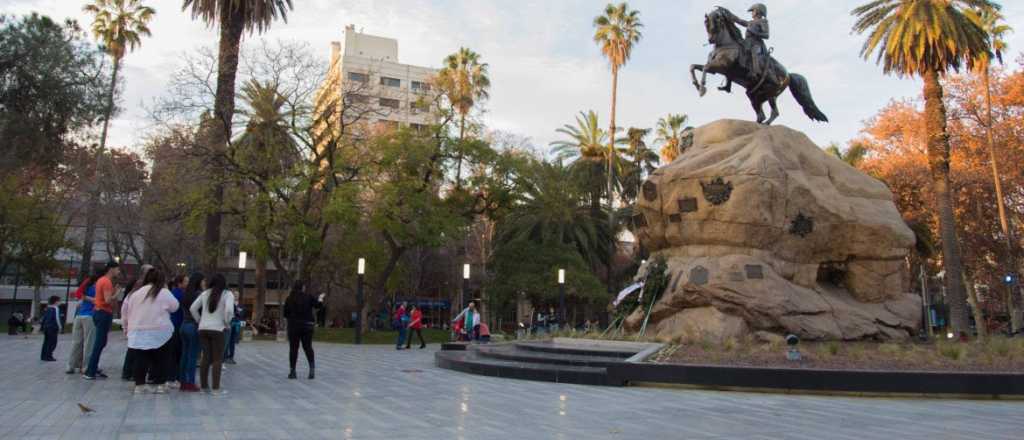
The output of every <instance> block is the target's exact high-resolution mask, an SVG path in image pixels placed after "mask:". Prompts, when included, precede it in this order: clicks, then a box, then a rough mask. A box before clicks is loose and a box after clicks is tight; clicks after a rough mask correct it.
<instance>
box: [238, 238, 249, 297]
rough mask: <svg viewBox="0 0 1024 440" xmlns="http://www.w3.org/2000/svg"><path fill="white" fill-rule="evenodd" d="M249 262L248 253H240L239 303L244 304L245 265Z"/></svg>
mask: <svg viewBox="0 0 1024 440" xmlns="http://www.w3.org/2000/svg"><path fill="white" fill-rule="evenodd" d="M248 260H249V254H248V253H246V252H244V251H243V252H239V253H238V302H239V303H241V302H242V295H243V294H244V293H245V263H246V262H247V261H248Z"/></svg>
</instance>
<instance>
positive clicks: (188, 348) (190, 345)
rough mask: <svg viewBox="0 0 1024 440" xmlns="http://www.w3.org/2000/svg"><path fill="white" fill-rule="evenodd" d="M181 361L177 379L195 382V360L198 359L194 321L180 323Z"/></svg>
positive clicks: (193, 383)
mask: <svg viewBox="0 0 1024 440" xmlns="http://www.w3.org/2000/svg"><path fill="white" fill-rule="evenodd" d="M179 334H180V335H181V363H179V364H178V380H180V381H181V383H183V384H186V383H189V384H192V385H195V383H196V360H197V359H199V331H198V330H196V323H194V322H183V323H182V324H181V331H179Z"/></svg>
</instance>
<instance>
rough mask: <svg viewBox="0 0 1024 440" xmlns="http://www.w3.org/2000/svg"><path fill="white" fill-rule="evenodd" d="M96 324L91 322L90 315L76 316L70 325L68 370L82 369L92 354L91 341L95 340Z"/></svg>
mask: <svg viewBox="0 0 1024 440" xmlns="http://www.w3.org/2000/svg"><path fill="white" fill-rule="evenodd" d="M95 329H96V326H95V325H93V323H92V315H89V316H76V317H75V321H74V324H72V326H71V357H69V358H68V370H74V369H76V368H78V369H84V368H85V366H86V364H87V363H88V362H89V356H90V355H92V343H93V342H94V341H95V338H96V337H95V336H93V333H95Z"/></svg>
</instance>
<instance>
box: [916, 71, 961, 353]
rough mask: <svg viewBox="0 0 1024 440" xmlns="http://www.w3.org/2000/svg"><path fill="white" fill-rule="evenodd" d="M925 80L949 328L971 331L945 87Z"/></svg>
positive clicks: (932, 74) (930, 76) (931, 75)
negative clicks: (955, 210) (953, 189)
mask: <svg viewBox="0 0 1024 440" xmlns="http://www.w3.org/2000/svg"><path fill="white" fill-rule="evenodd" d="M923 77H924V112H925V130H926V132H927V134H928V167H929V169H930V170H931V175H932V176H931V177H932V190H933V192H934V193H935V199H936V200H935V201H936V205H938V208H939V212H938V216H939V232H940V234H939V235H940V237H941V239H942V265H943V268H944V269H945V272H946V275H945V281H946V298H947V302H948V305H949V314H950V324H951V325H952V327H953V330H954V331H955V332H957V333H959V332H961V331H963V332H967V331H968V318H967V307H966V305H967V301H966V300H967V298H966V295H965V294H964V283H963V262H962V259H961V256H960V245H959V240H958V238H957V234H956V217H955V216H954V215H953V195H952V194H951V190H950V181H949V135H948V134H947V133H946V106H945V104H943V102H942V84H941V83H939V74H938V72H937V71H936V70H934V69H928V71H926V72H925V73H924V75H923Z"/></svg>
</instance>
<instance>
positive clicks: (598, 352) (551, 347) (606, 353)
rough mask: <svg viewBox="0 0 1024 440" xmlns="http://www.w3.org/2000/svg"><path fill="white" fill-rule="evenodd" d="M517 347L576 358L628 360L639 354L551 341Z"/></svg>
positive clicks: (619, 349) (518, 343)
mask: <svg viewBox="0 0 1024 440" xmlns="http://www.w3.org/2000/svg"><path fill="white" fill-rule="evenodd" d="M515 345H516V347H518V348H519V349H522V350H528V351H534V352H542V353H555V354H566V355H575V356H596V357H612V358H620V359H628V358H630V357H632V356H633V355H635V354H637V350H627V349H621V348H613V347H598V346H590V345H576V344H558V343H555V342H551V341H538V342H517V343H515Z"/></svg>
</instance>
